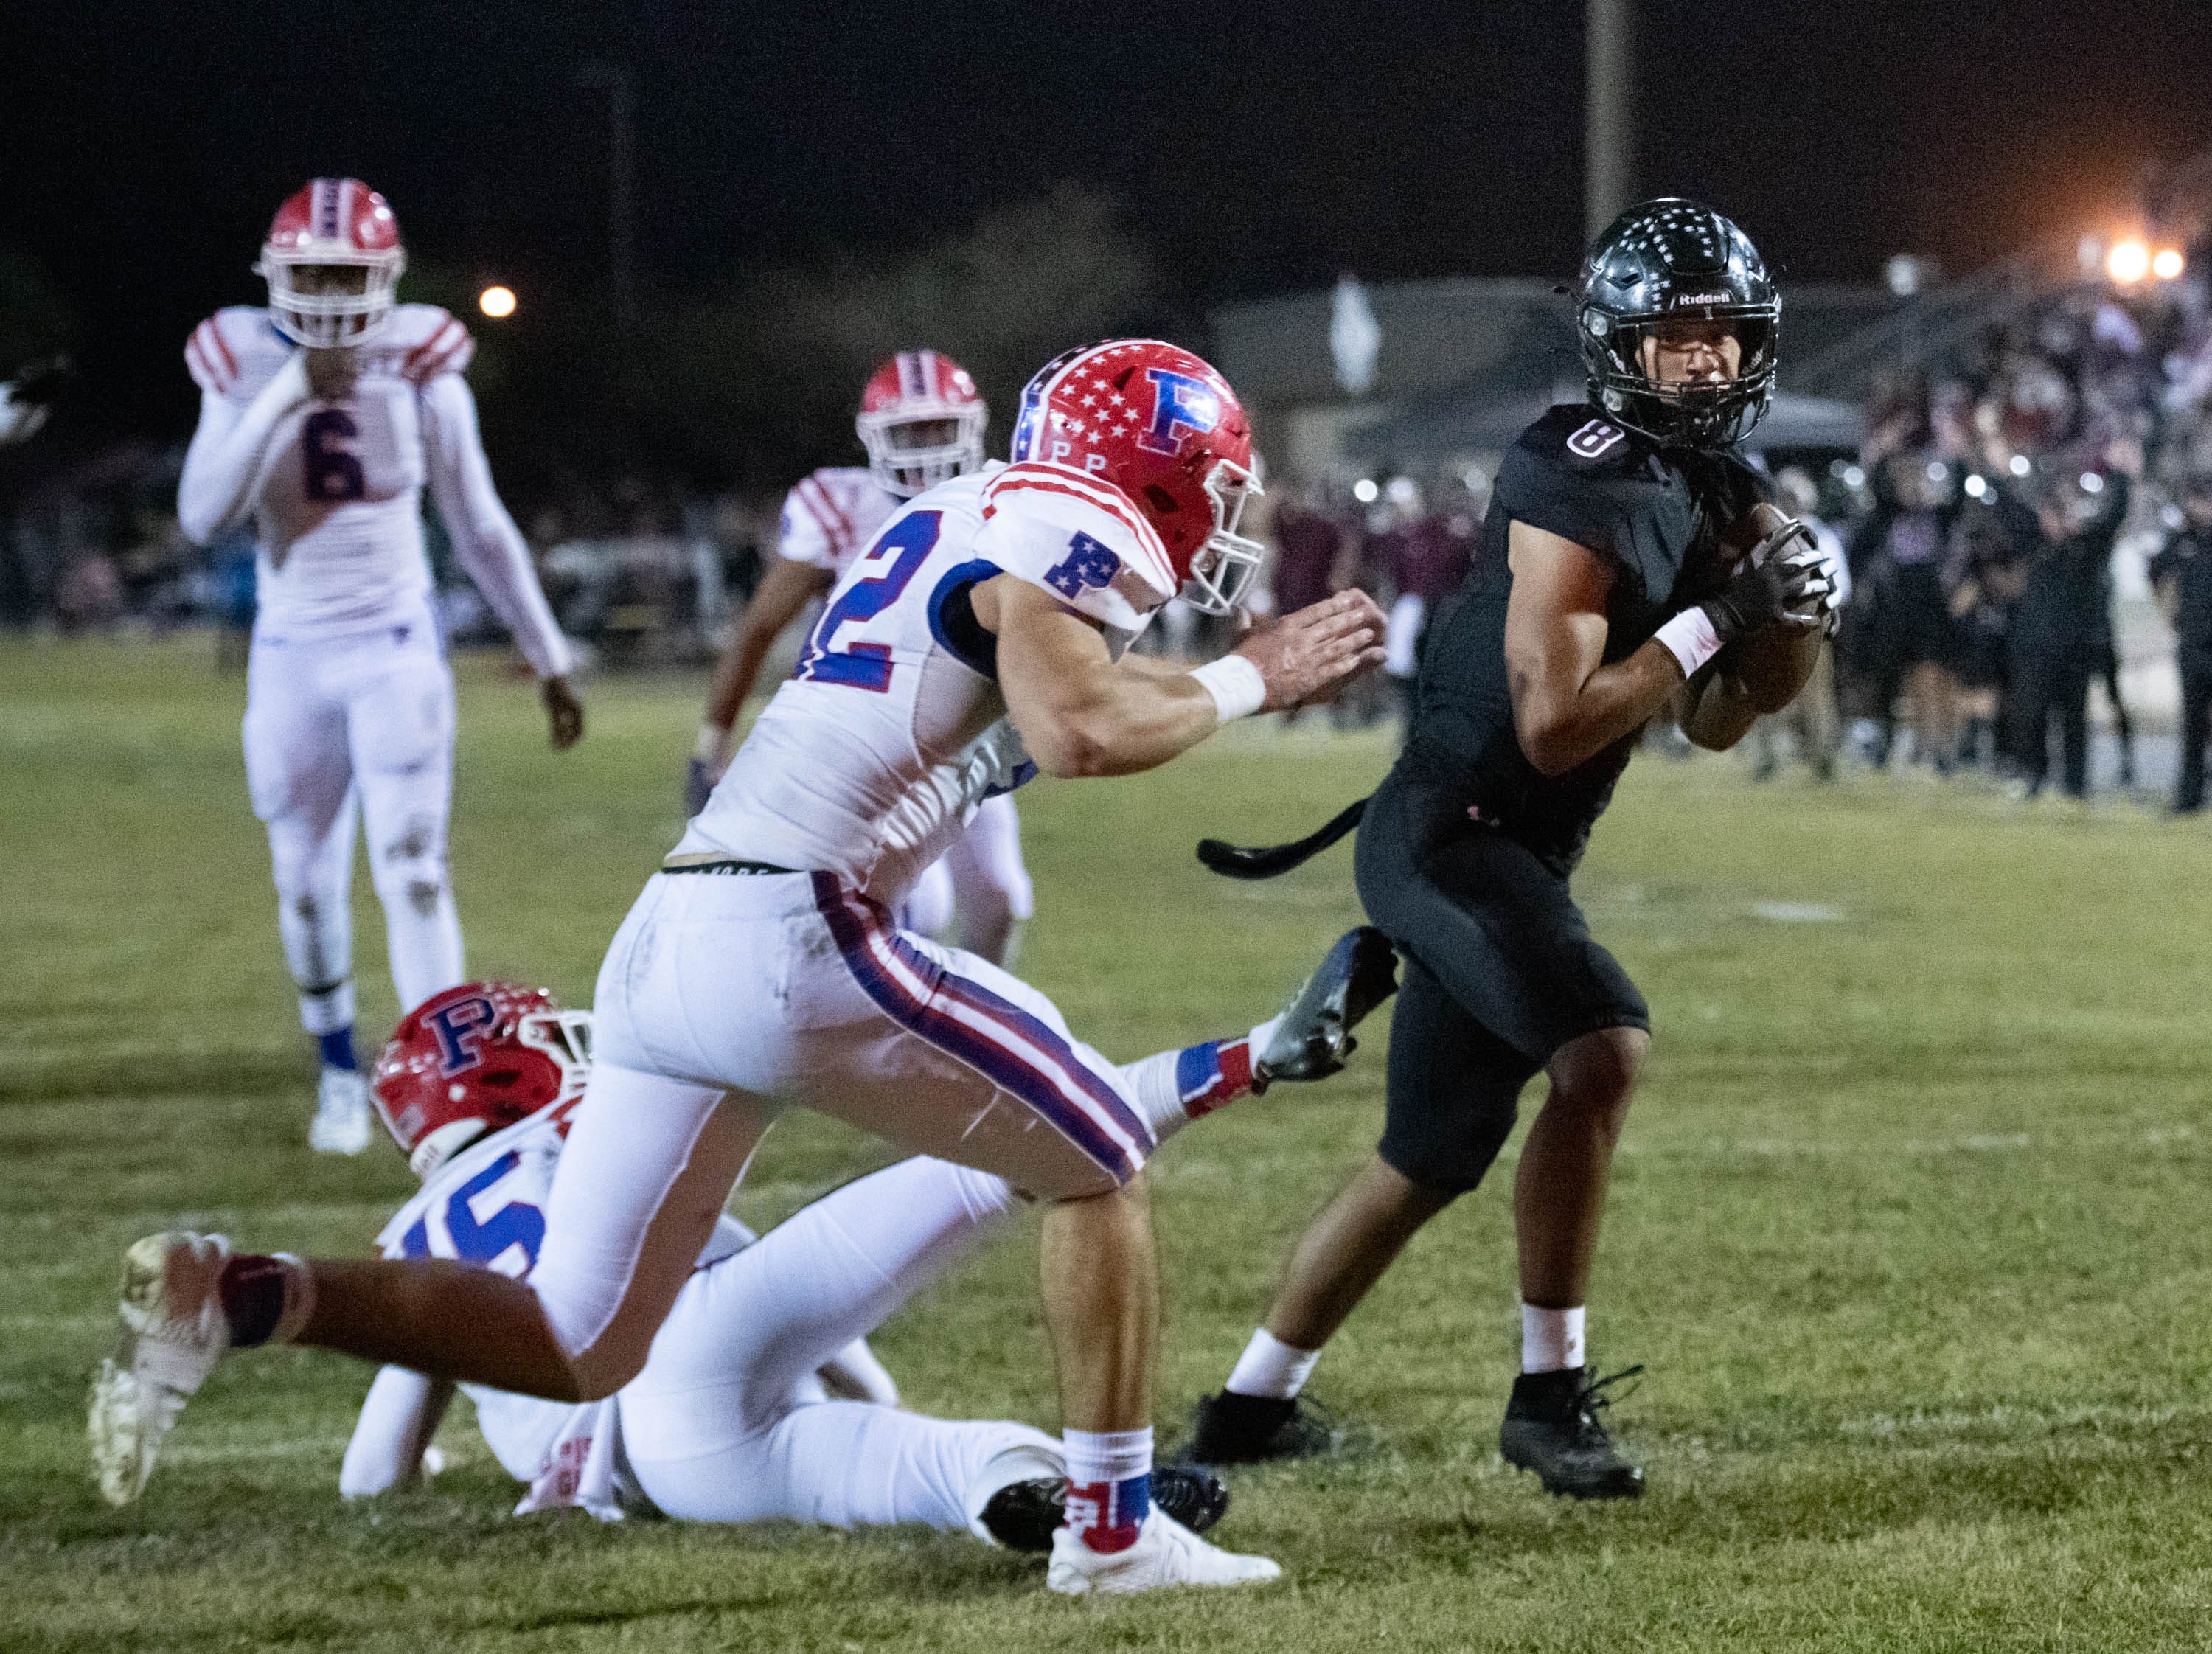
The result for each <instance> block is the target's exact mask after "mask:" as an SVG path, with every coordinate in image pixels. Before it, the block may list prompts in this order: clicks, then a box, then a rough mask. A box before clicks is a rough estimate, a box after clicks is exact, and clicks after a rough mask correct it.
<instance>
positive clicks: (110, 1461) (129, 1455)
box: [86, 1357, 153, 1511]
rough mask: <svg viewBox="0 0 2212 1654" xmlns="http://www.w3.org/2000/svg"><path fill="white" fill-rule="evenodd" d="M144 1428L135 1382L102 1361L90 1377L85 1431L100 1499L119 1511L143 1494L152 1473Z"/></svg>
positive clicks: (109, 1361) (111, 1362)
mask: <svg viewBox="0 0 2212 1654" xmlns="http://www.w3.org/2000/svg"><path fill="white" fill-rule="evenodd" d="M144 1424H145V1416H144V1414H143V1411H142V1410H141V1408H139V1405H138V1381H137V1379H136V1378H134V1377H131V1371H130V1369H129V1368H127V1367H125V1366H122V1365H118V1363H117V1362H116V1361H115V1360H114V1359H113V1358H112V1357H110V1358H108V1359H104V1360H102V1361H101V1362H100V1371H98V1372H97V1373H95V1374H94V1375H93V1380H92V1402H91V1408H90V1412H89V1416H88V1420H87V1423H86V1428H87V1432H88V1434H89V1435H90V1437H91V1438H92V1468H93V1474H94V1476H95V1477H96V1478H97V1479H98V1481H99V1483H100V1498H102V1499H106V1501H107V1502H108V1504H109V1505H112V1506H114V1507H115V1508H116V1509H117V1510H118V1511H119V1510H122V1509H124V1508H125V1506H127V1505H131V1504H134V1503H135V1502H136V1501H137V1498H138V1495H139V1494H140V1493H143V1492H144V1491H145V1488H146V1478H147V1476H148V1475H149V1472H150V1471H151V1470H152V1469H153V1467H152V1465H151V1464H150V1463H149V1462H148V1459H147V1456H146V1454H145V1451H144V1445H145V1431H144Z"/></svg>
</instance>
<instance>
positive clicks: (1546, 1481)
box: [1498, 1451, 1644, 1504]
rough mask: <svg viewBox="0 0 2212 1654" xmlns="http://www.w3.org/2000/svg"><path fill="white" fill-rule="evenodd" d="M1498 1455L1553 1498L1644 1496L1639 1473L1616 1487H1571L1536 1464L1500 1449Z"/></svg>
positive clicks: (1582, 1499) (1585, 1499)
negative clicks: (1559, 1481)
mask: <svg viewBox="0 0 2212 1654" xmlns="http://www.w3.org/2000/svg"><path fill="white" fill-rule="evenodd" d="M1498 1456H1499V1457H1500V1458H1502V1459H1504V1461H1505V1462H1506V1463H1507V1464H1508V1465H1509V1466H1510V1467H1511V1468H1512V1469H1516V1470H1519V1471H1522V1472H1524V1473H1525V1474H1527V1475H1532V1476H1534V1477H1535V1478H1536V1481H1537V1482H1538V1484H1539V1485H1540V1486H1541V1487H1542V1488H1543V1490H1544V1491H1545V1492H1546V1493H1549V1494H1550V1495H1551V1496H1552V1497H1553V1499H1575V1500H1578V1501H1580V1502H1582V1503H1583V1504H1589V1503H1592V1502H1595V1501H1596V1500H1600V1499H1642V1498H1643V1497H1644V1479H1643V1477H1642V1475H1638V1477H1637V1479H1636V1480H1635V1481H1632V1482H1628V1483H1626V1484H1624V1485H1621V1486H1618V1487H1567V1486H1565V1485H1562V1484H1559V1483H1555V1482H1553V1481H1552V1480H1551V1479H1550V1478H1549V1477H1547V1476H1546V1475H1545V1474H1544V1473H1543V1472H1542V1471H1541V1469H1538V1468H1537V1467H1536V1466H1534V1465H1533V1464H1523V1463H1522V1462H1521V1461H1520V1460H1518V1459H1516V1458H1515V1457H1514V1456H1512V1455H1511V1454H1510V1453H1506V1452H1503V1451H1501V1452H1500V1453H1499V1454H1498Z"/></svg>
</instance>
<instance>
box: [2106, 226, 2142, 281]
mask: <svg viewBox="0 0 2212 1654" xmlns="http://www.w3.org/2000/svg"><path fill="white" fill-rule="evenodd" d="M2105 272H2106V274H2107V275H2109V276H2110V277H2112V279H2113V280H2114V281H2116V282H2118V283H2121V284H2122V285H2123V286H2130V285H2132V284H2133V283H2136V282H2140V281H2141V280H2142V278H2143V277H2146V276H2148V275H2149V274H2150V249H2149V248H2148V246H2144V245H2143V243H2142V241H2141V240H2139V239H2137V238H2136V237H2135V236H2132V235H2130V236H2129V237H2128V238H2127V240H2124V241H2115V242H2114V243H2113V244H2112V251H2111V252H2108V253H2106V255H2105Z"/></svg>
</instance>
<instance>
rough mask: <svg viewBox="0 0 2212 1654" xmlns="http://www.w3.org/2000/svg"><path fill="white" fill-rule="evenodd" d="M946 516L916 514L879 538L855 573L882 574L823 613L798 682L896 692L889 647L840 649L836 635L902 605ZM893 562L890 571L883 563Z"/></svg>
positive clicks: (850, 645)
mask: <svg viewBox="0 0 2212 1654" xmlns="http://www.w3.org/2000/svg"><path fill="white" fill-rule="evenodd" d="M943 517H944V514H943V513H942V512H938V511H915V512H909V513H908V514H907V515H905V516H903V517H902V518H900V519H899V520H897V521H896V522H895V523H893V524H892V525H891V526H890V527H889V528H886V529H885V530H884V532H882V533H881V534H880V535H878V537H877V538H876V543H875V544H873V545H872V546H870V547H869V548H868V550H867V555H866V556H863V557H862V558H861V559H860V562H858V563H856V564H854V573H855V574H858V573H860V571H861V570H863V569H880V570H881V572H880V573H878V574H874V575H869V576H868V577H867V578H866V579H864V580H856V581H854V582H853V583H852V584H851V585H849V586H848V587H845V588H844V590H842V592H840V593H838V594H837V595H836V598H834V599H832V600H831V601H830V604H829V607H828V608H826V609H824V610H823V611H822V618H821V619H820V620H819V621H818V622H817V623H816V624H815V628H814V634H813V635H812V636H811V637H810V638H808V639H807V640H806V648H805V651H804V652H802V653H801V654H800V655H799V666H798V669H797V670H796V671H795V672H793V676H794V677H797V678H805V679H806V680H807V682H809V683H811V684H852V685H853V686H854V688H855V689H864V690H873V691H874V692H875V693H876V694H878V695H881V694H884V692H885V691H887V690H889V689H890V686H891V648H890V644H888V643H869V642H848V643H846V644H843V645H842V646H840V645H839V643H838V642H837V634H838V633H839V632H840V631H841V630H842V629H844V628H846V627H848V626H860V627H862V628H864V629H865V626H866V623H867V622H869V621H871V620H873V619H874V618H875V617H877V616H878V615H879V614H881V613H883V611H884V610H886V609H888V608H890V606H891V605H892V604H894V603H896V602H897V601H898V596H899V593H902V592H903V591H905V590H906V587H907V582H908V581H910V580H912V579H913V578H914V576H915V570H916V569H920V568H921V565H922V561H923V559H925V558H926V557H927V556H929V554H930V551H931V550H932V548H933V547H934V546H935V545H936V544H937V535H938V530H939V526H940V524H941V521H942V520H943ZM886 558H888V559H890V562H889V566H888V567H886V566H884V560H885V559H886Z"/></svg>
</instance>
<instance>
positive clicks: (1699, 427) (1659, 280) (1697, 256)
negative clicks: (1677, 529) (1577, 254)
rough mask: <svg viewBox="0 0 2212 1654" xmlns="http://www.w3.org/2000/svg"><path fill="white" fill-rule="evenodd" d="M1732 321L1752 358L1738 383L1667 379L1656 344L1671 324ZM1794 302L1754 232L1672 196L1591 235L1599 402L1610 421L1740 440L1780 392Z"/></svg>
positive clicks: (1594, 396)
mask: <svg viewBox="0 0 2212 1654" xmlns="http://www.w3.org/2000/svg"><path fill="white" fill-rule="evenodd" d="M1672 321H1725V322H1727V323H1729V325H1730V326H1731V327H1733V328H1734V330H1735V336H1736V342H1737V344H1739V346H1740V347H1741V359H1740V362H1739V365H1738V367H1737V370H1736V376H1735V378H1734V379H1731V380H1717V381H1713V382H1710V383H1705V384H1698V383H1687V384H1662V383H1661V382H1660V381H1659V380H1655V379H1654V378H1652V377H1651V376H1650V374H1648V373H1646V372H1645V371H1644V340H1645V339H1646V338H1648V337H1650V335H1651V333H1652V331H1653V330H1654V329H1655V328H1656V326H1658V325H1660V324H1662V323H1665V322H1672ZM1781 331H1782V301H1781V298H1780V296H1779V295H1778V294H1777V293H1776V292H1775V290H1774V283H1773V282H1772V281H1771V279H1770V278H1769V277H1768V276H1767V273H1766V265H1765V261H1764V260H1762V259H1761V258H1759V249H1758V248H1757V247H1755V246H1752V244H1751V238H1750V237H1748V236H1747V235H1746V234H1744V233H1743V232H1742V231H1741V230H1740V229H1738V228H1736V227H1735V224H1733V223H1732V222H1729V220H1728V219H1726V218H1724V217H1723V216H1721V215H1720V214H1719V213H1717V212H1715V211H1714V210H1712V209H1711V207H1707V206H1703V205H1700V204H1699V203H1697V202H1695V201H1685V200H1683V199H1681V198H1680V197H1677V196H1662V197H1661V198H1659V199H1658V200H1656V201H1646V202H1644V204H1642V205H1640V206H1635V207H1631V208H1630V209H1629V210H1627V211H1626V212H1625V213H1623V214H1621V216H1620V217H1618V218H1616V219H1614V220H1613V222H1612V224H1611V225H1609V226H1608V227H1607V229H1606V232H1605V234H1602V235H1601V236H1599V237H1598V238H1597V240H1595V242H1593V243H1591V245H1590V250H1589V256H1588V257H1586V258H1584V259H1583V268H1582V275H1581V277H1579V279H1578V280H1577V282H1576V283H1575V334H1576V337H1577V339H1578V340H1579V341H1580V342H1581V344H1582V352H1583V365H1584V366H1585V367H1587V368H1589V396H1590V400H1591V401H1592V402H1594V403H1595V404H1597V405H1598V406H1599V407H1600V408H1602V409H1603V410H1605V412H1606V415H1607V417H1609V418H1611V419H1613V420H1614V421H1616V422H1618V423H1620V424H1623V425H1626V426H1627V427H1628V428H1629V429H1631V430H1635V431H1641V432H1642V433H1643V434H1644V435H1646V436H1649V437H1650V438H1652V439H1653V440H1654V441H1659V442H1664V443H1668V444H1672V445H1674V446H1678V447H1692V448H1712V447H1726V446H1727V445H1728V444H1729V443H1731V442H1740V441H1742V440H1743V439H1744V438H1745V437H1746V436H1747V435H1750V434H1751V430H1752V428H1753V426H1755V425H1757V424H1758V423H1759V421H1760V420H1761V419H1762V418H1764V417H1765V414H1766V404H1767V403H1768V402H1769V401H1770V400H1771V398H1772V397H1773V395H1774V361H1775V350H1776V347H1777V345H1778V344H1779V342H1780V338H1781Z"/></svg>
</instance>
